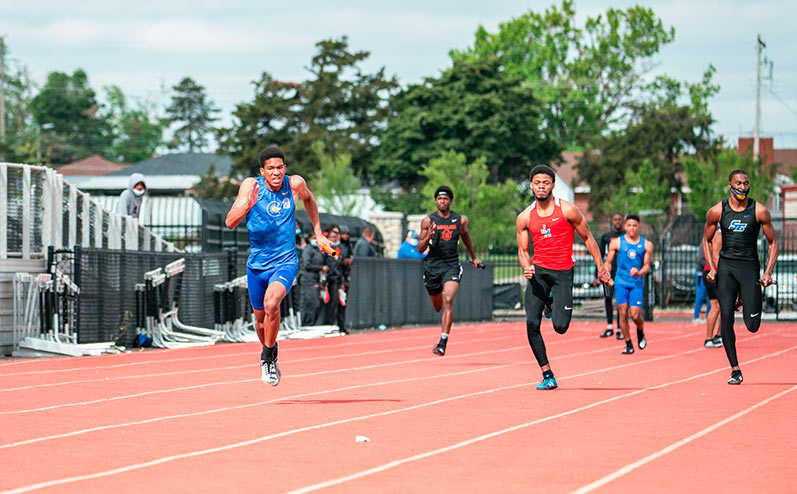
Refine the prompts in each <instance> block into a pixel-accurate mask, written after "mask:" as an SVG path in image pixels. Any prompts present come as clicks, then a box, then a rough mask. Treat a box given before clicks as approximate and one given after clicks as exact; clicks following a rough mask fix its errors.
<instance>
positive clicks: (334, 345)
mask: <svg viewBox="0 0 797 494" xmlns="http://www.w3.org/2000/svg"><path fill="white" fill-rule="evenodd" d="M496 329H498V328H488V329H486V330H483V331H484V332H487V331H493V330H496ZM405 331H413V332H415V330H402V333H403V332H405ZM468 332H472V331H468ZM384 336H387V335H384ZM423 336H425V335H407V336H401V337H398V338H385V339H378V340H377V339H375V338H373V339H368V340H367V341H365V340H364V339H361V340H362V341H352V342H348V343H328V344H326V345H313V346H306V347H297V348H286V349H285V350H281V352H284V353H288V352H290V353H291V354H292V353H293V352H299V351H304V350H318V349H327V348H341V347H348V346H355V345H376V344H379V345H384V344H392V343H394V342H397V341H403V340H418V339H421V338H422V337H423ZM352 337H353V338H356V337H357V335H353V336H352ZM230 345H235V346H243V345H249V346H259V345H260V344H259V343H257V344H256V343H251V342H250V343H230ZM211 348H214V347H195V348H183V349H181V350H186V351H188V350H195V352H194V353H196V351H199V350H209V349H211ZM166 351H171V350H169V349H165V348H164V349H157V350H155V351H154V352H153V353H156V354H157V353H162V352H166ZM254 352H255V350H250V351H247V352H236V353H225V354H221V355H206V356H199V357H179V358H172V359H156V360H142V361H138V362H127V363H123V364H112V365H97V366H90V367H72V368H66V369H49V370H40V371H28V372H14V373H0V378H2V377H10V376H26V375H35V374H55V373H63V372H73V371H81V370H97V371H102V370H105V369H116V368H120V367H130V366H136V365H145V364H163V363H172V362H186V361H192V360H206V359H215V358H226V357H240V356H246V355H248V356H251V355H252V354H253V353H254ZM134 356H136V354H135V353H133V354H130V353H125V354H118V355H109V356H108V357H113V358H125V357H134ZM74 358H75V357H66V358H65V359H60V358H59V359H55V360H58V361H62V360H73V361H74ZM52 360H53V359H48V360H46V361H42V360H40V359H39V360H37V359H33V360H30V361H25V362H21V363H45V362H50V361H52ZM3 367H4V366H0V369H2V368H3ZM5 367H10V365H6V366H5Z"/></svg>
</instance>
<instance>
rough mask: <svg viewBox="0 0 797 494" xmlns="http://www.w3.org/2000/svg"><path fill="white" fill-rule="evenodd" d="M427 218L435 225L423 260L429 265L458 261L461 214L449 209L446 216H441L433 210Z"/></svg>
mask: <svg viewBox="0 0 797 494" xmlns="http://www.w3.org/2000/svg"><path fill="white" fill-rule="evenodd" d="M429 219H430V220H432V223H434V224H435V225H437V227H436V230H435V233H434V235H433V236H432V240H431V241H430V242H429V254H428V255H427V256H426V259H424V262H426V264H427V265H430V266H442V265H445V264H454V263H458V262H459V255H458V254H457V246H458V244H459V231H460V229H461V228H462V225H461V223H462V215H460V214H459V213H455V212H454V211H451V213H450V214H449V215H448V218H441V217H440V215H439V214H438V212H434V213H432V214H430V215H429Z"/></svg>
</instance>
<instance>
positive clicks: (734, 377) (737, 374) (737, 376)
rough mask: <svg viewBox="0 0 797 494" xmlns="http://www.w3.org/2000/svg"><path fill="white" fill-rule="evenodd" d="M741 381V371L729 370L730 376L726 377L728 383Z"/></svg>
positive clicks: (742, 379)
mask: <svg viewBox="0 0 797 494" xmlns="http://www.w3.org/2000/svg"><path fill="white" fill-rule="evenodd" d="M742 381H744V378H743V377H742V371H740V370H734V371H731V378H730V379H728V384H742Z"/></svg>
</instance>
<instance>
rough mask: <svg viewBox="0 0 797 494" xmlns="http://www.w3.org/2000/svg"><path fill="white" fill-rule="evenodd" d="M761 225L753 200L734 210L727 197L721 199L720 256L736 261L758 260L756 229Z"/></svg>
mask: <svg viewBox="0 0 797 494" xmlns="http://www.w3.org/2000/svg"><path fill="white" fill-rule="evenodd" d="M760 228H761V225H760V224H759V223H758V220H756V217H755V201H754V200H753V199H750V200H748V201H747V207H746V208H744V211H734V210H733V209H731V206H730V204H728V199H725V200H724V201H722V216H721V218H720V229H721V230H722V249H720V257H721V258H722V259H731V260H737V261H757V260H758V231H759V230H760Z"/></svg>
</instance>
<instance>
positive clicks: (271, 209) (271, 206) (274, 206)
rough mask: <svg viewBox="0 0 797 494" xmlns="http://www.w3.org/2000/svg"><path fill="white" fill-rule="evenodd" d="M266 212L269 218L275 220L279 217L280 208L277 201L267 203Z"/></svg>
mask: <svg viewBox="0 0 797 494" xmlns="http://www.w3.org/2000/svg"><path fill="white" fill-rule="evenodd" d="M266 211H268V214H269V216H273V217H274V218H276V217H277V216H279V215H280V212H282V206H281V205H280V203H279V202H277V201H271V202H270V203H268V206H266Z"/></svg>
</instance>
